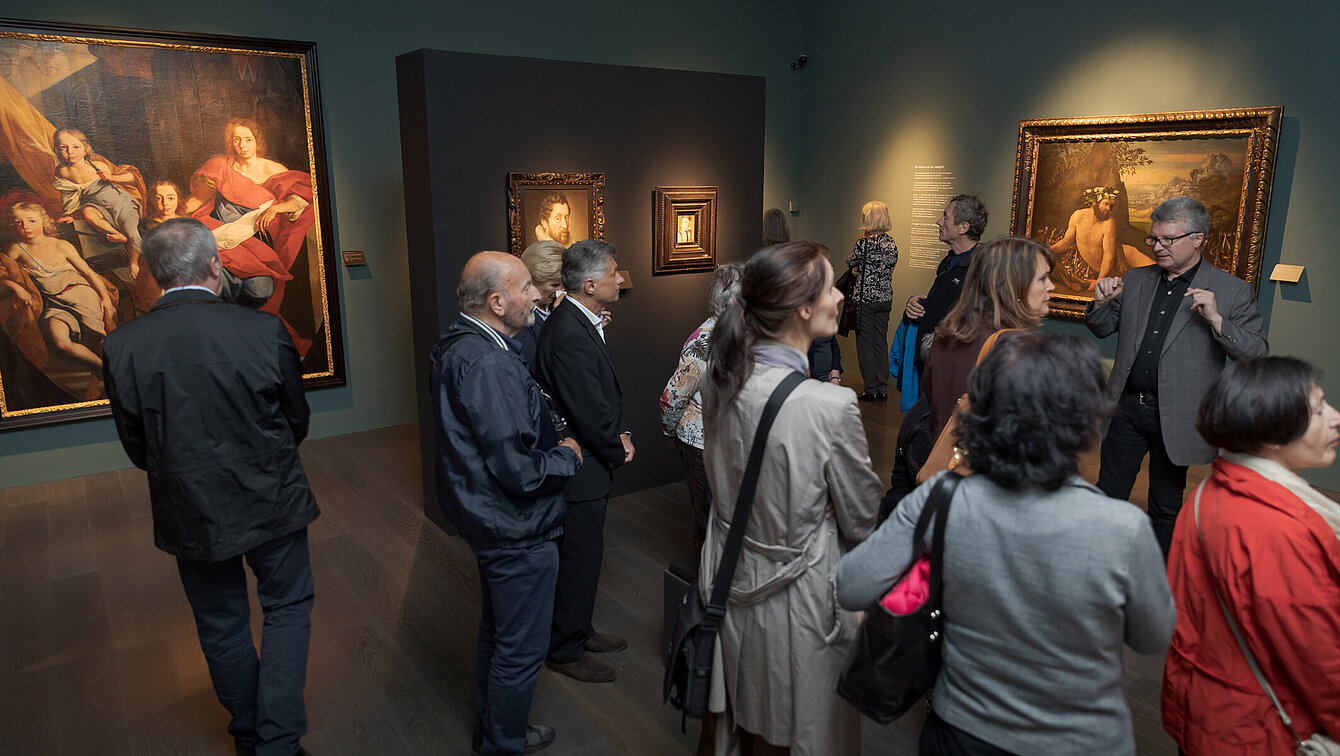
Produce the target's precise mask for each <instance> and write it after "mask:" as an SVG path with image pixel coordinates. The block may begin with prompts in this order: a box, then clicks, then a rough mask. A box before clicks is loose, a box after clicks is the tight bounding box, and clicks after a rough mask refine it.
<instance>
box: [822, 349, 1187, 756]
mask: <svg viewBox="0 0 1340 756" xmlns="http://www.w3.org/2000/svg"><path fill="white" fill-rule="evenodd" d="M968 395H969V398H970V399H971V404H972V407H971V409H970V410H968V411H966V412H962V413H961V415H960V418H959V428H960V430H961V436H960V444H961V445H962V446H963V447H964V448H965V449H966V450H967V452H968V459H969V461H970V462H971V464H972V468H973V471H974V474H972V475H970V476H969V477H967V478H966V479H964V481H963V482H962V483H961V484H960V485H959V487H958V490H957V492H956V493H955V495H954V499H953V502H952V504H951V506H950V508H949V518H948V520H947V522H946V525H945V553H944V555H943V556H944V606H943V608H944V616H945V629H944V649H943V651H944V666H943V667H942V668H941V670H940V676H939V678H938V679H937V680H936V683H935V695H934V699H933V701H934V703H933V708H934V710H933V711H932V712H931V714H930V716H929V717H928V718H927V720H926V725H925V727H924V728H923V729H922V732H921V753H922V756H926V755H927V754H968V753H971V754H1033V753H1102V754H1114V755H1116V754H1134V753H1135V739H1134V735H1133V733H1132V730H1131V713H1130V709H1129V708H1128V707H1127V704H1126V696H1125V693H1124V692H1123V689H1122V667H1121V650H1122V644H1123V643H1124V644H1126V645H1129V646H1130V647H1131V648H1132V649H1134V650H1135V651H1137V652H1139V653H1146V654H1148V653H1156V652H1161V651H1163V649H1164V648H1166V647H1167V645H1168V639H1169V638H1170V637H1171V636H1172V630H1173V625H1174V623H1175V621H1176V612H1175V610H1174V608H1173V602H1172V595H1171V594H1170V593H1169V590H1168V581H1167V578H1166V577H1165V576H1164V567H1163V556H1162V552H1160V551H1159V547H1158V543H1157V542H1156V541H1155V540H1154V532H1153V530H1152V529H1151V528H1150V526H1149V520H1148V518H1146V517H1145V516H1144V513H1143V512H1141V511H1140V510H1139V509H1137V508H1136V507H1134V506H1132V505H1131V504H1129V503H1128V502H1124V501H1117V500H1115V499H1110V498H1108V497H1107V496H1104V495H1103V493H1102V492H1101V491H1099V490H1098V489H1097V488H1096V487H1095V486H1093V485H1091V484H1089V483H1087V482H1085V481H1084V480H1082V479H1080V477H1079V476H1078V475H1077V474H1076V469H1077V463H1076V459H1077V457H1078V455H1079V454H1080V453H1081V452H1083V451H1084V450H1086V449H1088V448H1090V447H1091V445H1092V444H1093V443H1094V441H1095V439H1096V437H1097V422H1098V418H1099V417H1100V416H1101V415H1103V414H1105V413H1106V412H1107V411H1108V410H1109V406H1110V405H1109V402H1108V401H1107V400H1106V399H1104V398H1103V372H1102V368H1101V367H1100V365H1099V360H1098V352H1097V350H1096V349H1095V348H1094V346H1093V344H1092V343H1090V342H1088V341H1085V340H1082V339H1080V338H1077V337H1074V336H1062V335H1056V334H1047V333H1038V332H1019V333H1011V334H1006V335H1003V336H1001V338H1000V340H999V342H998V343H997V345H996V348H995V349H994V350H992V351H991V352H990V353H989V354H988V355H987V356H986V358H985V359H983V361H982V364H981V365H979V366H978V368H977V370H976V371H974V372H973V374H972V376H971V378H970V379H969V381H968ZM952 474H954V473H941V475H952ZM937 480H939V476H938V475H937V476H936V477H935V478H932V479H931V480H930V481H928V482H927V483H926V484H925V485H923V486H921V487H920V488H918V489H917V490H916V491H913V492H912V493H911V494H909V495H908V497H907V498H906V499H904V500H903V501H902V502H901V503H900V504H899V505H898V508H897V509H896V510H894V512H893V514H892V515H891V516H890V517H889V519H888V520H887V521H885V523H884V524H883V525H882V526H881V527H880V528H879V530H877V531H876V532H875V534H874V535H872V536H871V537H870V539H869V540H867V541H865V542H864V543H863V544H861V545H860V546H858V547H856V548H855V549H853V550H852V551H851V553H849V554H848V555H847V556H846V557H844V558H843V560H842V563H841V564H840V566H839V568H838V600H839V601H840V602H841V603H842V605H843V606H844V607H846V608H848V609H865V608H867V607H869V606H871V604H873V603H874V602H875V601H876V600H877V599H878V598H880V597H881V596H883V595H884V594H885V593H886V592H887V591H888V590H889V588H891V587H892V586H893V584H894V582H895V581H896V580H897V579H898V578H899V577H900V576H901V574H902V573H903V572H904V571H905V570H906V569H907V567H908V566H909V565H911V564H912V562H913V561H914V559H915V558H916V557H917V556H918V554H919V553H920V552H922V551H923V550H924V549H928V548H929V546H930V540H931V534H930V533H929V532H928V533H927V534H926V538H925V543H923V544H917V545H916V547H915V548H914V546H913V543H912V531H913V529H914V527H915V525H916V521H917V517H918V516H919V515H920V514H921V510H922V507H923V506H925V503H926V498H927V496H928V495H929V493H930V491H931V488H932V486H933V485H934V484H935V482H936V481H937Z"/></svg>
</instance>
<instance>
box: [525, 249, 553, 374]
mask: <svg viewBox="0 0 1340 756" xmlns="http://www.w3.org/2000/svg"><path fill="white" fill-rule="evenodd" d="M563 250H564V247H563V245H562V244H559V243H558V242H556V241H548V240H542V241H537V242H535V243H534V244H532V245H530V246H529V247H526V249H525V251H524V252H522V253H521V262H523V263H525V264H526V269H527V270H529V271H530V280H531V283H533V284H535V291H537V292H539V294H540V301H539V302H537V303H535V304H534V305H533V306H532V307H531V309H532V311H533V313H534V315H535V320H534V321H533V322H532V323H531V324H530V325H528V326H526V327H525V328H522V329H521V330H520V331H517V332H516V339H517V341H520V342H521V354H522V356H523V357H525V358H526V364H527V365H528V366H530V367H532V368H534V367H535V345H536V344H537V343H539V340H540V328H541V327H542V326H543V325H544V321H546V320H548V319H549V313H551V312H553V311H554V305H556V304H558V300H559V298H560V297H561V296H562V295H561V292H562V290H563Z"/></svg>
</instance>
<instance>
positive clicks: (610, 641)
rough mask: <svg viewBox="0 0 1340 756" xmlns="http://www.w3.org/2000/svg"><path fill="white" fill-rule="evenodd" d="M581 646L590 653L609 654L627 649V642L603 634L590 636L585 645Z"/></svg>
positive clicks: (614, 636) (615, 636)
mask: <svg viewBox="0 0 1340 756" xmlns="http://www.w3.org/2000/svg"><path fill="white" fill-rule="evenodd" d="M582 645H583V646H585V647H586V650H587V651H590V652H591V653H595V654H609V653H613V652H615V651H622V650H624V649H625V648H628V641H626V640H624V639H623V638H620V637H619V636H617V635H605V634H604V633H596V634H595V635H592V636H591V637H590V638H587V639H586V643H584V644H582Z"/></svg>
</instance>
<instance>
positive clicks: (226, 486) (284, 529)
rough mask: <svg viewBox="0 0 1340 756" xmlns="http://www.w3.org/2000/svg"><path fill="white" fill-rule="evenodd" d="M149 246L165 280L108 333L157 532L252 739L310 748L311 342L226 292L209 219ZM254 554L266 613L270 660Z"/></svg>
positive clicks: (174, 229) (276, 755)
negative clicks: (145, 308) (307, 461)
mask: <svg viewBox="0 0 1340 756" xmlns="http://www.w3.org/2000/svg"><path fill="white" fill-rule="evenodd" d="M141 253H142V255H143V259H144V261H145V264H147V265H148V266H149V272H150V273H151V274H152V275H153V277H154V280H155V281H157V282H158V285H159V286H161V287H163V288H164V289H165V290H166V291H165V292H164V294H163V296H162V298H161V299H159V300H158V303H157V304H156V305H154V307H153V309H151V310H150V311H149V312H148V313H146V314H145V315H143V316H141V317H139V318H137V319H135V320H134V321H131V322H130V323H128V324H126V325H124V326H122V327H121V328H119V329H117V330H115V331H113V332H112V333H111V334H109V335H108V337H107V340H106V342H105V344H104V347H103V348H104V351H105V353H106V360H105V363H104V372H105V381H106V385H107V396H108V398H109V399H110V400H111V404H112V417H113V418H114V419H115V421H116V430H117V433H118V434H119V435H120V437H121V444H122V446H124V447H125V450H126V454H128V455H129V456H130V459H131V461H132V462H134V463H135V466H136V467H139V468H141V469H143V470H145V471H147V472H148V473H149V500H150V504H151V506H152V508H153V518H154V543H155V545H157V546H158V547H159V548H160V549H163V550H164V551H166V552H168V553H169V554H172V555H174V556H176V557H177V570H178V572H179V574H180V576H181V582H182V587H183V588H185V590H186V598H187V600H188V601H189V602H190V604H191V610H192V611H193V612H194V614H195V623H196V631H197V633H198V635H199V637H200V647H201V649H202V650H203V651H204V654H205V659H206V660H207V661H208V662H209V674H210V678H211V679H212V680H213V682H214V691H215V693H216V694H217V695H218V697H219V702H220V703H222V704H223V705H224V708H226V709H227V710H228V713H229V714H231V715H232V722H231V723H230V724H229V726H228V732H229V733H230V734H231V735H232V736H233V739H234V742H235V744H236V746H237V751H238V753H240V754H253V753H254V754H258V756H280V755H283V756H288V755H289V754H295V753H306V751H304V750H303V749H302V747H301V746H300V745H299V743H298V739H299V738H300V737H302V735H303V733H305V732H306V730H307V715H306V711H305V708H304V704H303V683H304V680H305V678H306V673H307V642H308V636H309V634H310V631H311V611H312V598H313V588H312V569H311V563H310V562H309V560H308V550H307V525H308V523H310V522H311V521H312V520H314V519H316V516H317V507H316V500H315V499H314V498H313V497H312V492H311V490H310V489H309V488H308V486H307V476H306V474H305V473H304V472H303V469H302V462H301V460H300V459H299V458H298V444H299V443H300V442H301V441H302V440H303V438H304V437H305V436H306V435H307V420H308V414H309V411H308V408H307V400H306V398H305V397H304V396H303V391H302V367H301V364H300V363H299V360H298V352H297V350H296V349H294V347H293V341H292V340H291V339H290V338H289V335H288V332H287V331H286V330H285V328H284V324H283V323H282V322H281V321H280V319H279V318H277V317H275V316H274V315H269V314H266V313H262V312H257V311H255V310H250V309H247V308H245V307H241V306H238V305H234V304H227V303H225V302H223V301H222V300H220V299H219V297H218V292H219V289H220V287H221V282H222V276H223V267H222V264H221V263H220V261H219V255H218V247H217V245H216V242H215V241H214V235H213V234H212V233H210V231H209V229H208V228H206V227H205V225H204V224H202V223H200V222H199V221H196V220H192V219H189V218H178V219H173V220H169V221H166V222H164V223H163V224H162V225H160V226H158V227H157V228H156V229H154V230H153V231H151V232H150V233H149V234H148V235H146V236H145V237H144V244H143V248H142V250H141ZM244 561H245V562H246V564H247V565H248V566H250V568H251V571H252V573H254V574H255V576H256V581H257V594H258V595H259V599H260V605H261V609H262V611H263V612H264V614H265V627H264V630H263V631H262V633H261V655H260V657H259V658H258V657H257V654H256V648H255V645H254V642H253V639H252V636H251V626H250V621H249V614H250V611H249V607H248V602H247V581H246V574H245V573H244V571H243V562H244Z"/></svg>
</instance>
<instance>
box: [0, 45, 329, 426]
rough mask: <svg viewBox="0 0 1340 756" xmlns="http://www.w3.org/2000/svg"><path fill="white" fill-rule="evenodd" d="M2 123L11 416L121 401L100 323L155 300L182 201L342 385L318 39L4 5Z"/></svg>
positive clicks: (0, 417) (5, 348) (317, 375)
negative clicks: (156, 233) (182, 29)
mask: <svg viewBox="0 0 1340 756" xmlns="http://www.w3.org/2000/svg"><path fill="white" fill-rule="evenodd" d="M0 126H3V128H0V155H2V156H3V157H4V159H3V160H0V429H9V428H19V427H25V426H32V425H44V424H49V423H54V422H64V421H68V420H76V419H82V418H88V417H98V416H103V415H106V414H108V405H107V400H106V398H105V392H104V387H103V385H102V380H101V379H102V371H101V347H102V338H103V337H104V336H105V334H106V333H108V332H110V331H111V330H112V329H115V328H118V327H121V326H124V325H125V324H127V323H129V322H130V321H132V320H134V319H135V318H137V317H140V316H142V315H143V314H145V313H146V312H148V310H149V309H151V308H152V307H153V305H154V302H155V301H156V300H157V299H158V296H159V294H160V293H161V290H160V289H159V288H158V286H157V284H155V283H154V281H153V277H152V276H151V275H149V272H148V266H147V265H142V264H141V263H140V259H139V251H140V243H141V240H142V238H143V236H144V234H146V233H148V232H149V231H150V230H152V228H153V227H154V226H156V225H157V224H158V223H160V222H161V221H163V220H166V219H168V218H172V217H180V216H189V217H194V218H197V219H198V220H200V221H201V222H203V223H205V225H207V226H209V227H210V228H211V229H212V230H213V231H214V236H215V238H216V240H217V241H218V244H219V257H220V260H221V261H222V263H223V268H224V270H225V278H229V277H231V281H230V282H229V281H226V282H225V293H224V296H225V299H231V300H232V301H235V302H237V303H238V304H242V305H244V306H249V307H254V308H257V309H260V310H262V311H266V312H271V313H274V314H275V315H277V316H279V317H280V318H281V319H283V321H284V323H285V325H286V326H287V328H288V331H289V334H290V335H291V336H292V338H293V341H294V344H295V345H296V346H297V347H298V351H299V353H300V354H301V356H302V358H303V363H302V365H303V374H304V376H303V377H304V383H305V385H306V386H307V387H308V388H313V387H318V386H328V385H339V384H343V383H344V356H343V348H342V338H341V333H340V317H339V295H338V292H337V288H336V287H337V284H338V281H339V277H338V274H337V270H336V266H335V256H334V254H333V249H332V247H331V245H332V244H333V239H334V234H333V231H332V229H333V222H332V220H333V219H332V217H331V211H330V200H329V196H330V192H329V188H328V187H329V184H328V180H327V175H326V164H325V143H324V137H323V134H322V125H321V106H320V97H319V93H318V87H317V78H316V46H315V45H314V44H312V43H309V42H289V41H279V40H262V39H243V38H237V37H220V36H212V35H199V34H184V33H176V32H159V31H142V30H126V29H111V28H102V27H88V26H68V25H61V24H52V23H43V22H34V21H17V20H4V19H0ZM25 220H26V221H27V224H28V226H27V229H26V230H25V228H24V227H23V226H24V221H25ZM33 229H36V230H35V231H34V230H33ZM67 252H68V254H67ZM71 255H72V256H71ZM56 258H60V259H61V260H63V261H64V263H63V264H62V265H61V266H57V267H52V265H51V263H52V261H53V260H55V259H56ZM66 268H68V269H66ZM230 286H231V287H232V288H229V287H230Z"/></svg>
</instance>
